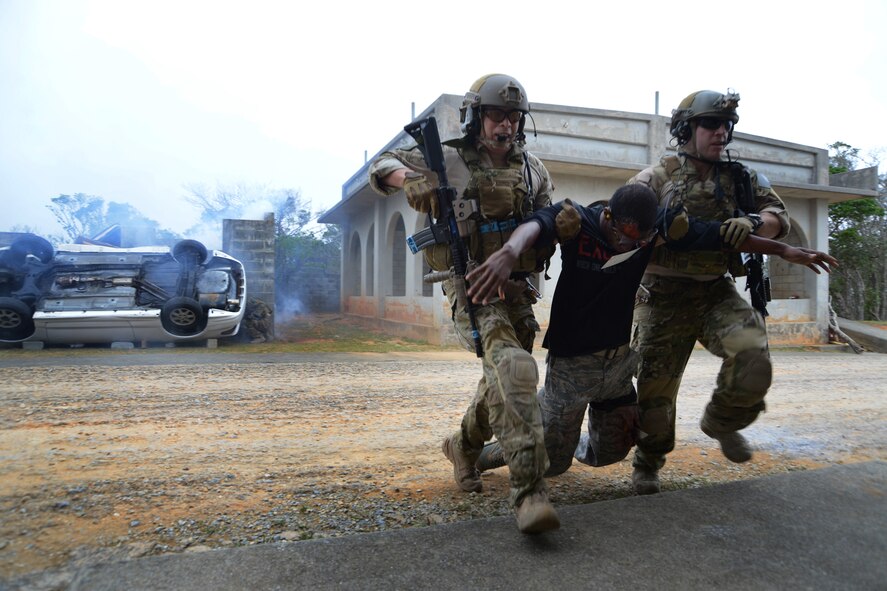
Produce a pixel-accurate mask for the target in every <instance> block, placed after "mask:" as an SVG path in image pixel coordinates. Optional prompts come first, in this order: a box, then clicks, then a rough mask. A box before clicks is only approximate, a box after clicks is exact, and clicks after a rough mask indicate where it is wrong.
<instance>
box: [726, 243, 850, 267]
mask: <svg viewBox="0 0 887 591" xmlns="http://www.w3.org/2000/svg"><path fill="white" fill-rule="evenodd" d="M738 250H740V251H742V252H752V253H760V254H769V255H775V256H778V257H779V258H781V259H783V260H785V261H788V262H789V263H794V264H795V265H804V266H805V267H807V268H808V269H810V270H811V271H813V272H814V273H816V274H819V273H821V271H820V270H819V269H820V268H821V269H822V270H823V271H825V272H826V273H831V267H837V266H838V259H836V258H835V257H833V256H831V255H828V254H826V253H824V252H820V251H818V250H813V249H810V248H802V247H799V246H789V245H788V244H785V243H783V242H777V241H776V240H770V239H769V238H762V237H760V236H755V235H754V234H751V235H749V237H748V238H746V239H745V242H743V243H742V244H741V245H739V249H738Z"/></svg>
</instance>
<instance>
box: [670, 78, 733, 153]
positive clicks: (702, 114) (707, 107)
mask: <svg viewBox="0 0 887 591" xmlns="http://www.w3.org/2000/svg"><path fill="white" fill-rule="evenodd" d="M738 105H739V93H737V92H734V91H733V90H732V89H731V90H727V94H721V93H720V92H717V91H714V90H699V91H697V92H694V93H693V94H690V95H689V96H687V97H686V98H685V99H684V100H682V101H681V104H679V105H678V108H677V109H675V110H673V111H672V112H671V128H670V129H671V135H672V137H674V138H675V139H676V140H677V142H678V145H680V146H683V145H684V144H686V143H687V142H689V141H690V138H691V137H692V135H693V128H692V126H691V125H690V122H691V121H695V122H696V123H697V125H700V126H702V127H705V128H706V129H718V128H719V127H720V126H721V125H724V127H725V128H726V130H727V142H728V143H729V142H730V141H731V140H732V139H733V126H734V125H735V124H736V123H737V122H738V121H739V114H738V113H737V112H736V107H737V106H738Z"/></svg>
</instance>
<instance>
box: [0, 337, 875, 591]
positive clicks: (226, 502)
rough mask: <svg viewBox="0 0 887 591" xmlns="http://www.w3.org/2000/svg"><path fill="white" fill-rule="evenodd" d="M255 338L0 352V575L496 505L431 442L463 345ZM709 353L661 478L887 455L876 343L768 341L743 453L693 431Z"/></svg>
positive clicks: (457, 400) (469, 376)
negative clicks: (335, 344)
mask: <svg viewBox="0 0 887 591" xmlns="http://www.w3.org/2000/svg"><path fill="white" fill-rule="evenodd" d="M261 347H262V346H261V345H260V346H258V347H257V348H254V349H251V350H253V351H256V353H250V354H248V355H243V354H233V353H230V352H227V351H225V350H224V348H223V349H219V350H216V351H202V352H199V353H198V352H183V353H178V352H164V353H161V354H156V353H155V354H151V353H150V352H147V351H140V350H134V351H127V352H125V353H124V354H122V355H121V354H111V353H112V352H108V353H105V354H99V353H87V352H83V351H81V352H79V353H81V354H80V355H76V356H71V355H51V354H45V353H48V352H43V353H44V354H42V355H41V352H39V351H38V352H25V351H5V352H3V355H2V356H0V405H2V413H0V458H2V464H0V587H2V586H3V585H2V583H3V582H4V581H5V582H6V584H8V585H9V586H11V587H12V588H22V589H64V588H65V587H66V585H67V583H68V582H69V581H70V577H71V575H72V573H73V571H74V569H76V568H77V567H78V566H82V565H85V564H89V563H93V562H98V561H108V560H120V559H129V558H133V557H139V556H144V555H150V554H161V553H167V552H199V551H203V550H207V549H210V548H217V547H230V546H243V545H249V544H259V543H267V542H272V541H293V542H296V541H298V540H305V539H311V538H319V537H333V536H346V535H353V534H356V533H361V532H370V531H380V530H390V529H397V528H404V527H417V526H427V525H435V524H441V523H448V522H454V521H460V520H466V519H473V518H481V517H490V516H495V515H507V514H509V512H510V511H509V509H508V507H507V504H506V501H505V499H506V495H507V489H508V476H507V469H499V470H496V471H492V472H489V473H486V474H485V475H484V491H483V493H480V494H470V495H469V494H464V493H461V492H459V491H458V490H457V488H456V486H455V484H454V483H453V480H452V470H451V467H450V465H449V463H448V462H447V461H446V459H445V458H444V457H443V456H442V454H441V453H440V448H439V445H440V441H441V440H442V439H443V437H445V436H446V435H447V434H449V433H450V432H451V431H452V430H453V429H455V428H456V427H457V426H458V422H459V420H460V418H461V413H462V410H463V409H464V407H465V405H466V404H467V402H468V400H469V398H470V396H471V394H472V392H473V390H474V388H475V385H476V383H477V379H478V377H479V375H480V365H479V362H478V360H477V359H475V358H474V357H473V356H471V355H469V354H467V353H462V352H452V351H450V352H439V353H416V354H329V355H310V354H292V355H287V354H281V353H269V354H268V355H263V354H262V353H261V352H262V349H261ZM269 351H270V349H269ZM114 353H116V352H114ZM537 359H538V360H539V361H540V368H542V369H543V371H544V361H543V360H544V358H543V357H542V356H541V355H537ZM717 361H718V360H716V359H715V358H714V357H712V356H710V355H708V354H707V353H705V352H702V351H698V352H696V353H694V356H693V358H692V359H691V361H690V366H689V369H688V372H687V374H686V375H685V378H684V385H683V388H682V394H681V398H680V400H679V403H680V408H679V417H678V439H679V442H678V447H677V449H676V450H675V452H674V453H673V454H671V455H670V456H669V463H668V464H667V465H666V467H665V469H664V470H663V474H662V475H663V488H664V489H665V490H675V489H681V488H693V487H699V486H708V485H711V484H716V483H720V482H726V481H731V480H736V479H746V478H755V477H758V476H763V475H767V474H773V473H778V472H784V471H790V470H804V469H812V468H818V467H822V466H826V465H831V464H838V463H845V462H857V461H865V460H870V459H880V460H885V459H887V453H885V444H884V437H883V435H884V428H883V426H884V424H885V422H884V421H885V407H887V403H885V397H884V386H883V377H884V376H885V375H887V355H879V354H875V353H866V354H863V355H854V354H850V353H842V352H785V351H775V352H774V364H775V366H776V376H775V382H774V385H773V388H772V389H771V393H770V395H769V396H768V412H767V413H765V414H764V415H763V416H762V418H761V419H760V420H759V421H758V422H757V423H755V424H754V425H752V426H751V427H750V428H749V429H748V430H747V434H748V436H749V438H750V439H751V440H752V441H753V442H754V444H755V446H756V448H757V453H756V455H755V458H754V459H753V460H752V461H751V462H749V463H747V464H743V465H734V464H731V463H729V462H728V461H726V460H725V459H724V458H723V457H722V456H721V454H720V452H719V450H718V449H717V447H716V444H715V443H714V442H713V441H712V440H710V439H708V438H707V437H705V436H704V435H703V434H702V433H701V432H700V431H699V429H698V420H699V417H700V414H701V412H702V408H703V406H704V404H705V402H706V401H707V397H708V395H709V393H710V391H711V387H712V384H713V382H714V376H715V374H716V372H717V367H718V364H717ZM629 477H630V465H629V462H628V461H627V460H626V461H623V462H621V463H619V464H616V465H613V466H609V467H606V468H598V469H593V468H588V467H586V466H580V465H574V467H573V468H572V469H571V470H570V471H569V472H567V473H566V474H564V475H562V476H559V477H557V478H553V479H551V480H550V484H551V486H552V499H553V501H554V502H555V503H556V504H560V505H569V504H580V503H591V502H597V501H602V500H607V499H614V498H619V497H623V496H626V495H629V494H631V491H630V478H629Z"/></svg>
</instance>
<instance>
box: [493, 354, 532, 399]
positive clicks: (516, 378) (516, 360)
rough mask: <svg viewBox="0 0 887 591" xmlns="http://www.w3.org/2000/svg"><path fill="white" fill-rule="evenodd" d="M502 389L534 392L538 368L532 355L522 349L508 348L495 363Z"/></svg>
mask: <svg viewBox="0 0 887 591" xmlns="http://www.w3.org/2000/svg"><path fill="white" fill-rule="evenodd" d="M496 370H497V373H498V374H499V381H500V382H501V384H502V388H503V390H506V391H509V390H530V391H532V392H536V384H538V383H539V368H538V367H537V366H536V360H535V359H534V358H533V356H532V355H530V354H529V353H527V352H526V351H524V350H523V349H517V348H510V349H508V350H507V351H505V353H504V354H503V355H502V358H501V359H500V360H499V363H498V364H497V365H496Z"/></svg>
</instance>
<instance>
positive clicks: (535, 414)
mask: <svg viewBox="0 0 887 591" xmlns="http://www.w3.org/2000/svg"><path fill="white" fill-rule="evenodd" d="M444 290H445V292H446V293H447V297H448V298H449V301H450V305H451V307H452V308H453V322H454V324H455V328H456V334H457V336H458V337H459V340H460V341H461V342H462V344H463V346H465V348H466V349H468V350H470V351H474V340H473V338H472V337H471V324H470V321H469V318H468V314H467V312H465V311H464V310H462V309H459V307H458V306H457V305H456V304H455V295H454V293H453V289H452V284H451V283H450V282H444ZM476 320H477V325H478V331H479V333H480V337H481V342H482V343H483V349H484V356H483V360H482V367H483V377H482V378H481V379H480V381H479V382H478V385H477V392H476V394H475V396H474V399H473V400H472V401H471V404H470V405H469V407H468V409H467V410H466V412H465V415H464V416H463V418H462V425H461V429H460V433H459V437H458V438H457V441H456V444H457V445H459V446H460V447H461V448H462V450H463V451H464V452H465V453H466V454H467V455H468V456H469V457H471V458H473V459H475V460H476V459H477V457H478V456H479V455H480V452H481V450H482V449H483V446H484V442H485V441H487V440H488V439H491V438H492V437H493V436H495V437H496V439H498V440H499V441H500V442H501V445H502V449H503V451H504V454H505V459H506V462H507V464H508V469H509V472H510V476H509V478H510V483H511V492H510V494H509V502H510V503H511V504H512V506H515V505H517V504H519V503H520V501H521V500H522V499H523V498H524V496H526V495H528V494H532V493H534V492H537V491H539V490H544V489H545V486H546V485H545V481H544V480H543V478H542V475H543V474H544V473H545V471H546V470H547V469H548V457H547V456H546V454H545V442H544V438H543V435H542V417H541V415H540V411H539V405H538V404H537V402H536V389H537V386H538V382H539V373H538V368H537V367H536V361H535V359H534V358H533V356H532V355H531V354H530V352H531V351H532V347H533V340H534V339H535V336H536V332H537V331H538V330H539V325H538V323H537V322H536V319H535V317H534V316H533V309H532V300H531V299H530V298H529V297H527V296H526V295H522V296H518V297H516V298H514V299H513V300H512V301H509V302H505V301H501V300H500V301H496V302H494V303H491V304H487V305H486V306H478V308H477V310H476Z"/></svg>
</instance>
